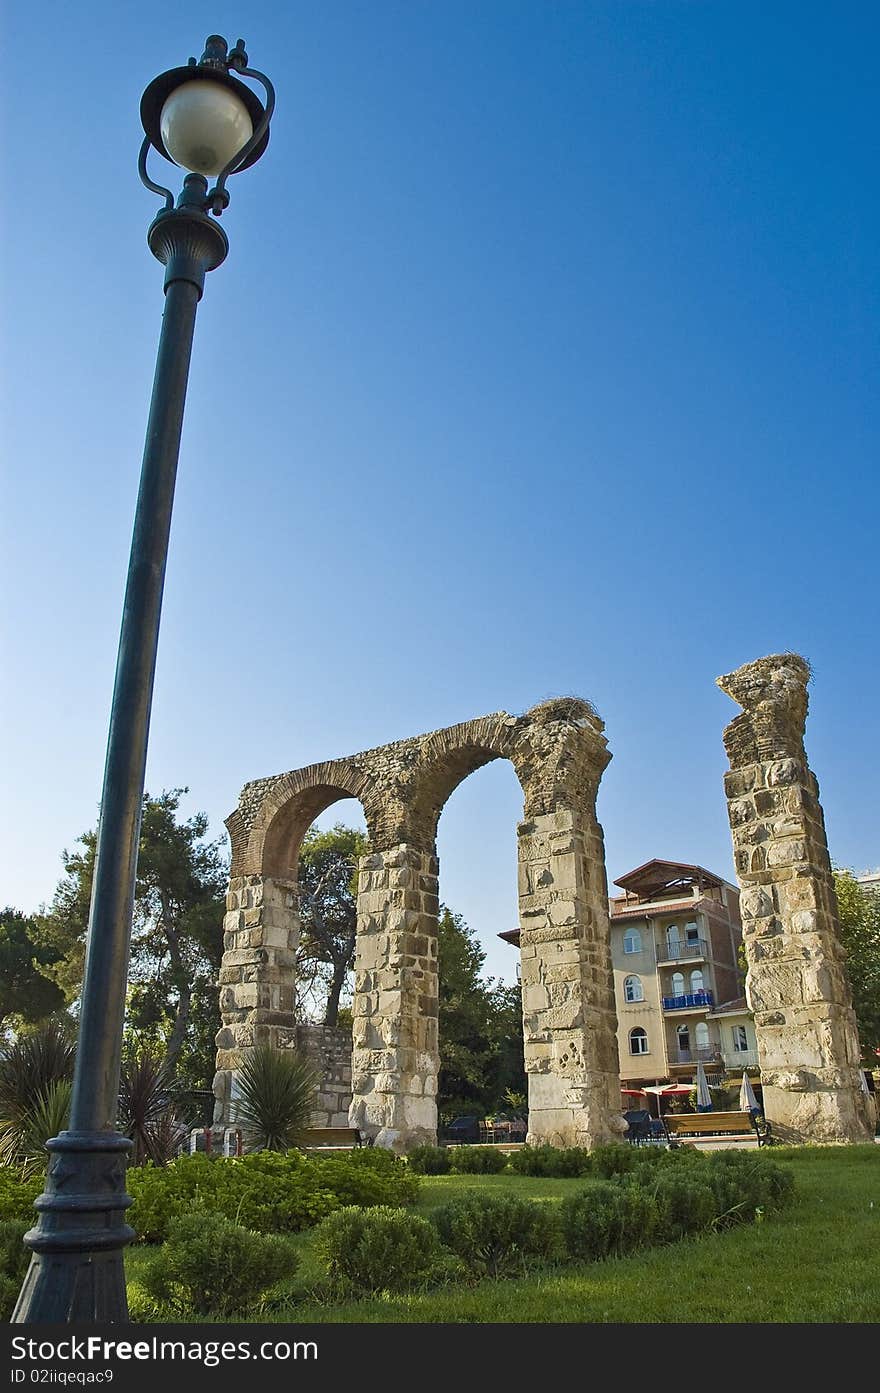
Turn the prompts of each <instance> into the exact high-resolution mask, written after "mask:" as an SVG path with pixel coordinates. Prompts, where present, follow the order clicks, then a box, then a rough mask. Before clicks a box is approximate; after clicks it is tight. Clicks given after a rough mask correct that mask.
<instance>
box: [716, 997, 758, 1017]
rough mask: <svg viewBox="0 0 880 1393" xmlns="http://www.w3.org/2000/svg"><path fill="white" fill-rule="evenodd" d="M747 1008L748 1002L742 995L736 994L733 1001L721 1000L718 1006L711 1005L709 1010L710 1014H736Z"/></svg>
mask: <svg viewBox="0 0 880 1393" xmlns="http://www.w3.org/2000/svg"><path fill="white" fill-rule="evenodd" d="M748 1010H749V1003H748V1002H747V1001H746V999H745V997H744V996H737V997H735V998H734V999H733V1001H722V1002H721V1004H720V1005H719V1006H713V1007H712V1010H711V1011H710V1012H709V1015H710V1016H736V1015H739V1014H740V1013H741V1012H743V1011H748Z"/></svg>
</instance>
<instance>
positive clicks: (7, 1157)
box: [0, 1021, 76, 1172]
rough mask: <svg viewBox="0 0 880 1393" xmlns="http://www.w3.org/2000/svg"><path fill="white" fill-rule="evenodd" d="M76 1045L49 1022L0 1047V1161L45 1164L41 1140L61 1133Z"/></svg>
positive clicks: (62, 1029) (28, 1165)
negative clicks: (0, 1048)
mask: <svg viewBox="0 0 880 1393" xmlns="http://www.w3.org/2000/svg"><path fill="white" fill-rule="evenodd" d="M75 1053H76V1049H75V1046H74V1045H73V1043H72V1042H71V1040H70V1038H69V1037H68V1034H67V1030H66V1029H65V1027H64V1026H63V1025H61V1024H59V1023H58V1022H56V1021H49V1022H48V1023H47V1024H46V1025H43V1026H40V1028H39V1029H38V1030H35V1031H33V1032H32V1033H31V1034H30V1035H23V1036H20V1037H19V1038H18V1039H17V1040H15V1041H13V1042H12V1043H11V1044H7V1045H5V1046H4V1047H3V1048H2V1050H0V1162H2V1163H3V1164H4V1165H21V1166H22V1167H23V1168H24V1170H25V1171H26V1172H29V1171H33V1170H36V1169H38V1168H39V1167H40V1166H43V1165H45V1163H46V1155H45V1152H44V1150H43V1144H44V1143H45V1142H46V1141H48V1139H49V1137H54V1136H55V1135H56V1134H57V1133H58V1132H60V1131H63V1130H64V1128H65V1127H66V1125H67V1115H68V1113H69V1111H70V1090H71V1080H72V1078H73V1062H74V1057H75Z"/></svg>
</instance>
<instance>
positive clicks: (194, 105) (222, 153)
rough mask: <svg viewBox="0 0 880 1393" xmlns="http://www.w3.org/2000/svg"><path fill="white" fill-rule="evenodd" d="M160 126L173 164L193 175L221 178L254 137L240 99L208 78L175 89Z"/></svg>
mask: <svg viewBox="0 0 880 1393" xmlns="http://www.w3.org/2000/svg"><path fill="white" fill-rule="evenodd" d="M159 125H160V129H161V132H162V143H163V145H164V146H165V149H166V150H167V151H168V154H169V155H170V156H171V158H172V159H173V161H174V163H175V164H179V165H181V167H182V168H183V169H189V170H191V171H192V172H193V173H194V174H219V173H220V171H221V170H223V169H225V168H226V166H227V165H228V164H229V161H230V160H231V159H232V158H233V157H234V156H235V155H237V154H238V152H239V150H241V149H242V147H243V146H244V145H246V144H247V142H248V141H249V140H250V138H251V136H252V135H253V133H254V128H253V125H252V123H251V118H250V115H249V114H248V109H247V107H246V106H245V104H244V102H243V101H242V100H241V98H240V97H239V96H237V95H236V93H235V92H231V91H230V90H229V88H228V87H224V86H223V85H222V84H221V83H219V82H212V81H211V80H210V79H209V78H202V79H199V80H198V81H196V80H194V81H192V82H183V83H181V85H180V86H179V87H175V89H174V91H173V92H172V93H171V95H170V96H169V97H168V98H167V100H166V102H165V105H164V106H163V107H162V114H161V116H160V118H159Z"/></svg>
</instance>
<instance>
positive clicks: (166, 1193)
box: [126, 1149, 419, 1243]
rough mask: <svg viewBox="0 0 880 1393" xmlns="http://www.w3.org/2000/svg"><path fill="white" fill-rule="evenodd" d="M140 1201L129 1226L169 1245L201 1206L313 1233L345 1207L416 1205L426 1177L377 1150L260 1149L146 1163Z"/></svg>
mask: <svg viewBox="0 0 880 1393" xmlns="http://www.w3.org/2000/svg"><path fill="white" fill-rule="evenodd" d="M126 1184H127V1186H128V1190H129V1193H130V1194H131V1195H132V1197H133V1198H134V1204H133V1205H132V1207H131V1209H130V1210H129V1212H128V1216H127V1217H128V1221H129V1223H130V1224H131V1225H132V1228H134V1230H135V1232H136V1233H137V1235H138V1237H139V1238H140V1239H141V1241H143V1242H146V1243H159V1242H161V1241H162V1240H163V1239H164V1238H165V1236H166V1234H167V1232H168V1229H169V1225H170V1224H172V1223H173V1222H174V1220H175V1219H179V1218H183V1217H184V1216H185V1215H187V1214H190V1213H192V1211H193V1209H194V1208H198V1209H202V1210H206V1211H208V1212H209V1213H212V1214H220V1215H223V1216H224V1217H225V1218H227V1219H231V1220H234V1221H235V1222H236V1223H238V1224H242V1225H244V1227H245V1228H248V1229H254V1230H256V1232H258V1233H296V1232H298V1231H300V1230H301V1229H307V1228H312V1227H313V1226H314V1225H315V1224H318V1223H320V1222H321V1220H322V1219H324V1218H326V1216H327V1215H328V1214H332V1212H333V1211H334V1210H335V1209H339V1208H341V1207H342V1206H343V1205H352V1204H359V1205H363V1206H367V1207H369V1206H373V1205H386V1206H395V1207H396V1206H400V1205H409V1204H414V1203H415V1201H416V1199H417V1197H418V1190H419V1179H418V1176H416V1175H414V1174H413V1173H412V1172H411V1171H410V1170H408V1168H407V1166H406V1165H405V1164H404V1163H403V1162H402V1161H400V1160H399V1159H398V1158H397V1157H396V1156H393V1155H392V1154H391V1153H390V1152H388V1151H381V1150H377V1151H373V1150H372V1149H370V1150H367V1149H364V1150H357V1151H351V1152H347V1153H346V1154H345V1155H344V1156H328V1157H306V1156H304V1155H303V1153H302V1152H300V1151H288V1152H287V1153H286V1154H285V1153H280V1152H277V1151H257V1152H254V1153H252V1154H251V1155H249V1156H240V1157H236V1158H234V1159H233V1158H224V1157H217V1158H212V1157H210V1156H205V1155H204V1154H203V1153H197V1154H196V1155H193V1156H179V1157H178V1158H177V1160H176V1161H172V1162H171V1164H170V1165H167V1166H152V1165H146V1166H138V1167H133V1168H132V1169H130V1170H129V1172H128V1174H127V1177H126Z"/></svg>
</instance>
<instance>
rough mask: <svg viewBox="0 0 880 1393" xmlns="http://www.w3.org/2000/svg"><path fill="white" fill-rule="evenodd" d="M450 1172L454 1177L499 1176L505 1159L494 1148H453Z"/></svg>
mask: <svg viewBox="0 0 880 1393" xmlns="http://www.w3.org/2000/svg"><path fill="white" fill-rule="evenodd" d="M449 1150H450V1151H451V1153H452V1170H453V1172H454V1173H455V1174H456V1175H500V1174H501V1172H502V1171H503V1170H506V1169H507V1157H506V1156H505V1154H504V1152H503V1151H499V1150H498V1149H497V1148H496V1147H494V1146H453V1147H450V1148H449Z"/></svg>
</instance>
